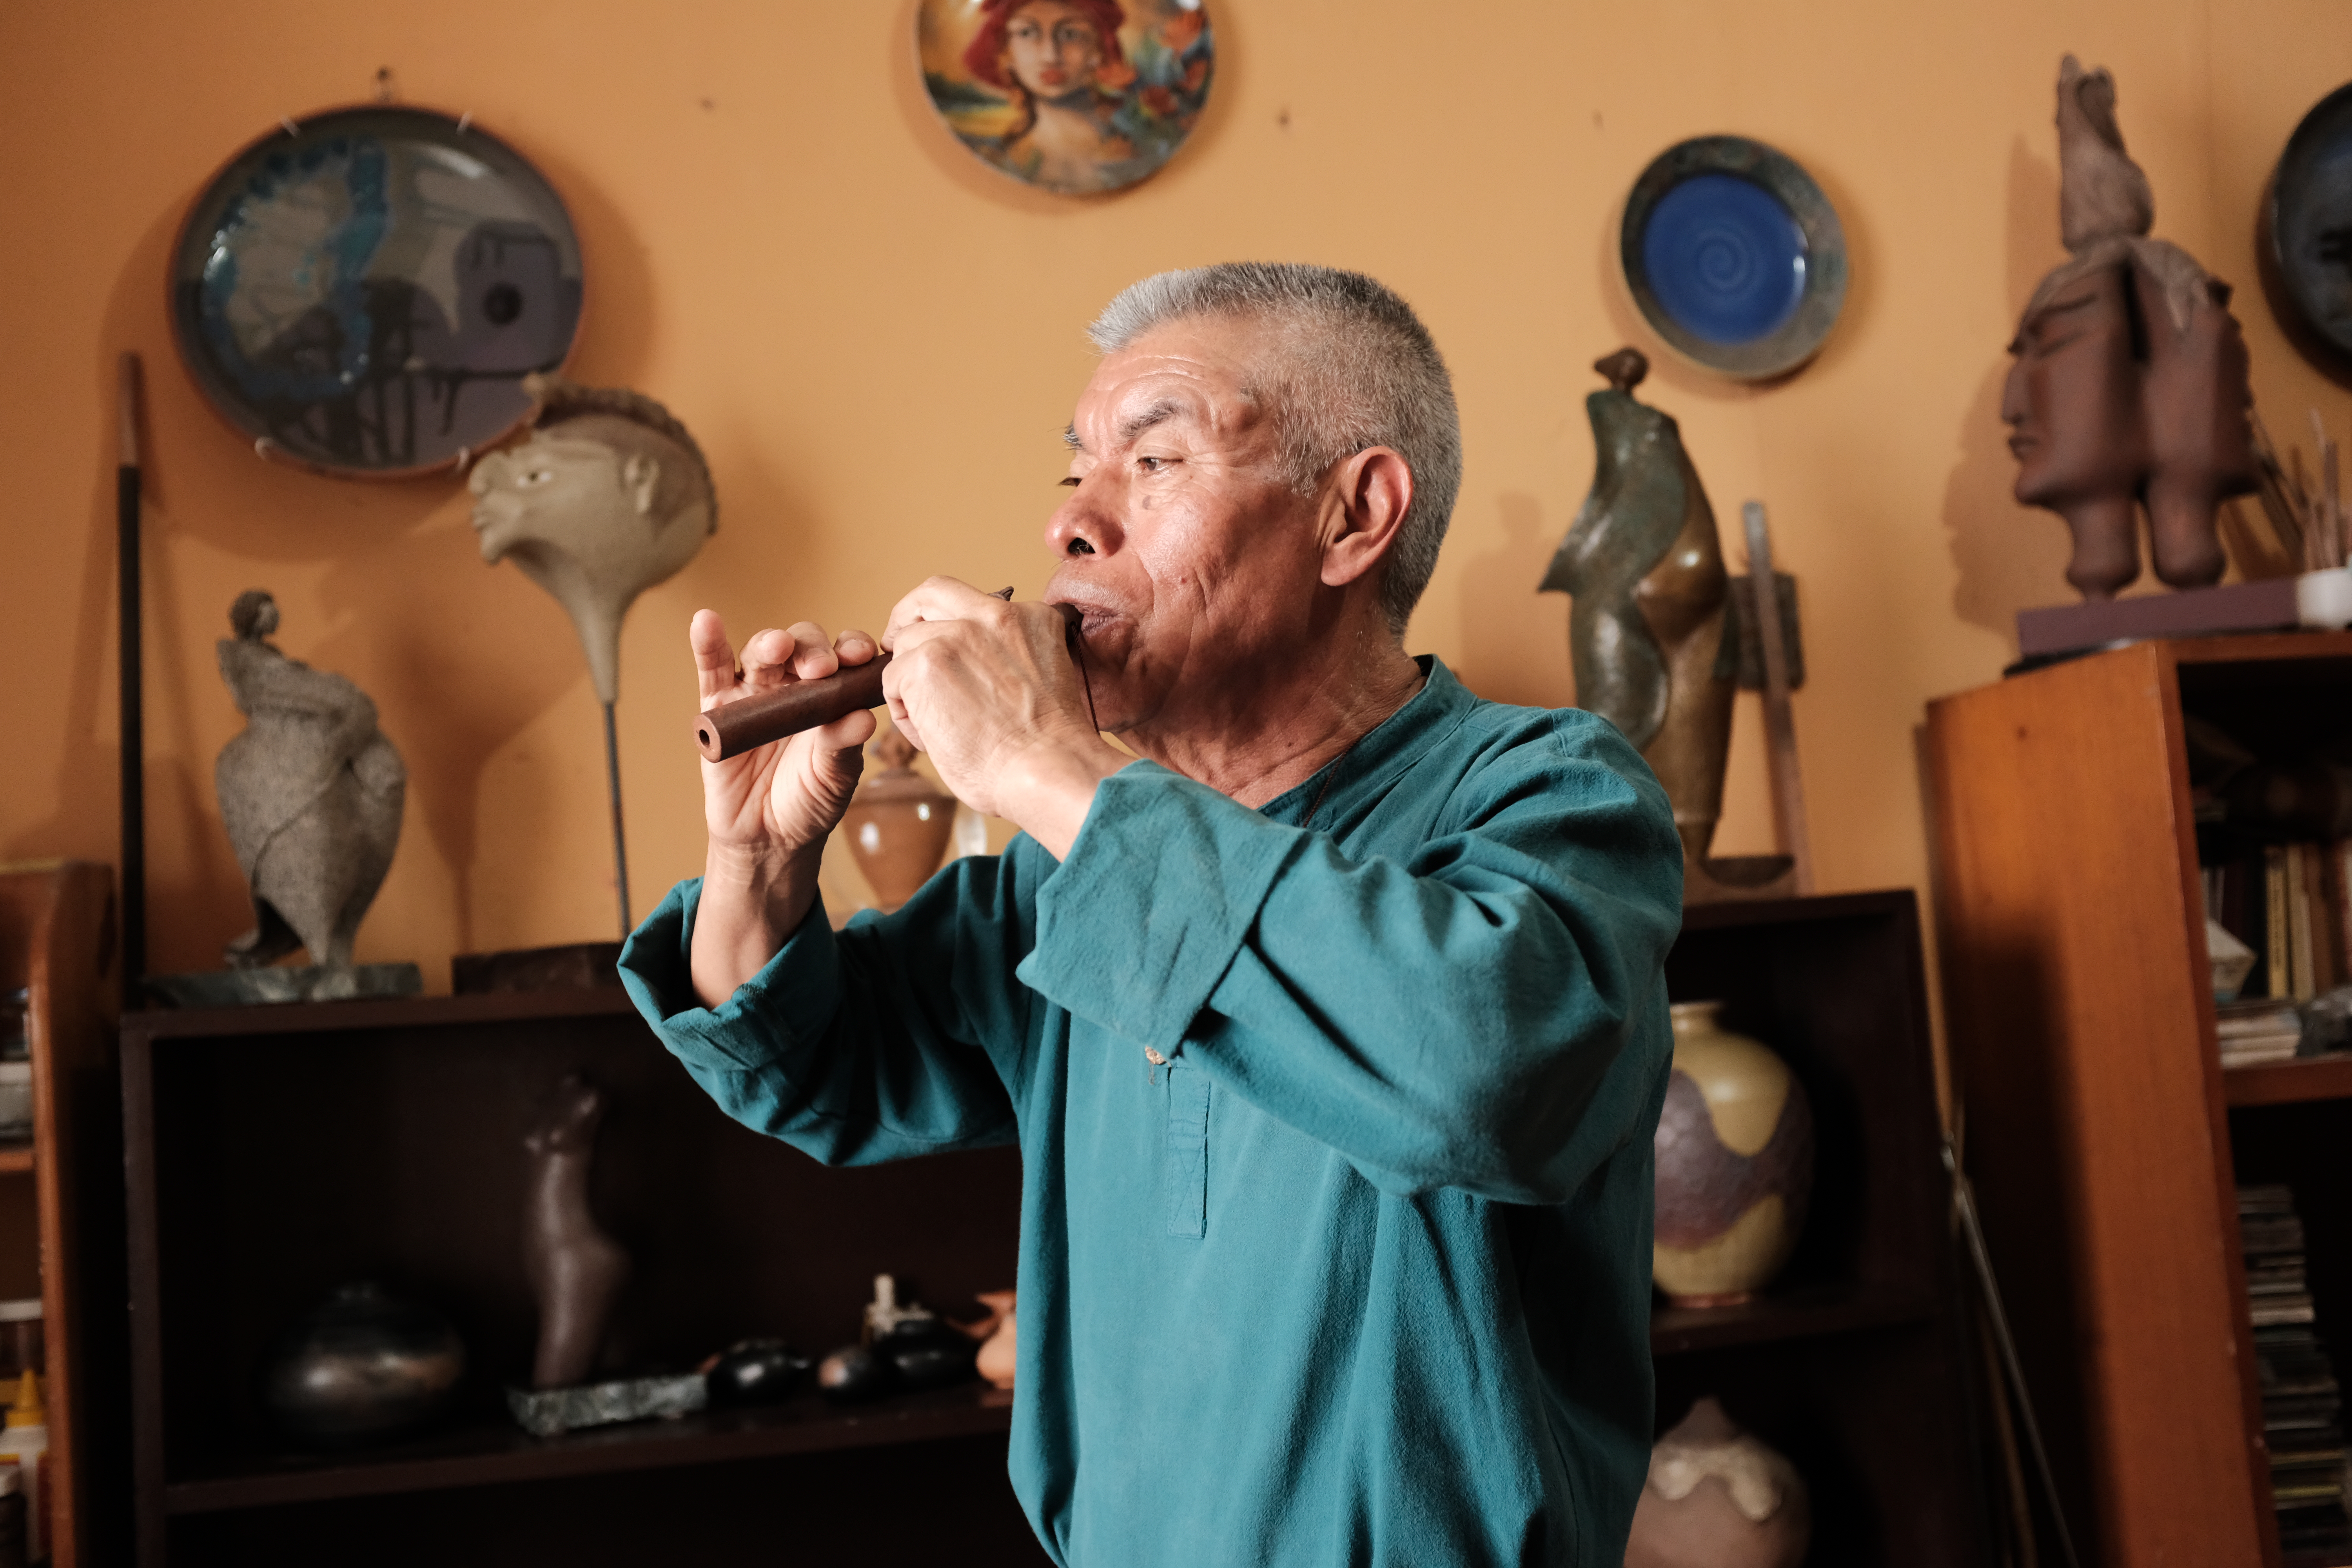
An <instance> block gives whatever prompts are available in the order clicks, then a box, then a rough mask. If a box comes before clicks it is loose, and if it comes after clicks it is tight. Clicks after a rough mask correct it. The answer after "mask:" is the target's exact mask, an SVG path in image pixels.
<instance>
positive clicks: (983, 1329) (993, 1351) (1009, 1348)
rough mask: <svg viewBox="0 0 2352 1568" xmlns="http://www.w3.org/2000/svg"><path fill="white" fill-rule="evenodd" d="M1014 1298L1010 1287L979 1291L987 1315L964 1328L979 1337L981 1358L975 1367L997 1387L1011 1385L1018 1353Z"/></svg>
mask: <svg viewBox="0 0 2352 1568" xmlns="http://www.w3.org/2000/svg"><path fill="white" fill-rule="evenodd" d="M1013 1300H1014V1297H1013V1292H1012V1291H1010V1290H983V1291H982V1292H981V1293H980V1304H981V1305H982V1306H983V1307H986V1308H987V1309H988V1311H989V1316H988V1317H987V1318H986V1319H984V1320H982V1321H981V1322H979V1323H976V1324H974V1325H972V1326H971V1328H969V1329H966V1330H965V1332H966V1333H969V1334H971V1335H972V1336H973V1337H974V1338H976V1339H979V1340H980V1360H979V1363H978V1365H977V1367H976V1368H975V1370H976V1371H978V1372H979V1373H980V1375H981V1376H982V1378H984V1379H986V1380H987V1381H988V1383H989V1384H991V1385H992V1386H994V1387H997V1388H1010V1387H1012V1386H1013V1365H1014V1363H1015V1362H1016V1361H1017V1360H1018V1358H1019V1353H1020V1349H1019V1347H1020V1342H1019V1340H1018V1339H1017V1338H1016V1337H1015V1334H1016V1332H1017V1331H1016V1329H1015V1327H1014V1324H1013ZM983 1336H984V1337H983Z"/></svg>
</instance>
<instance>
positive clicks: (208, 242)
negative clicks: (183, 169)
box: [171, 105, 581, 478]
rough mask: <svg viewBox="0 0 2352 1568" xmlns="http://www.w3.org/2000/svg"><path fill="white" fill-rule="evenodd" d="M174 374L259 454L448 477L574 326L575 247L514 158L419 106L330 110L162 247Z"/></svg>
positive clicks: (559, 351)
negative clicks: (168, 258)
mask: <svg viewBox="0 0 2352 1568" xmlns="http://www.w3.org/2000/svg"><path fill="white" fill-rule="evenodd" d="M171 291H172V292H171V310H172V324H173V336H174V337H175V339H176V340H177V342H178V343H179V348H180V357H181V360H182V361H183V362H184V363H185V364H186V365H187V367H188V374H190V375H191V376H193V377H194V379H195V383H196V384H197V385H198V386H199V387H201V388H203V390H204V393H205V396H206V397H207V398H209V399H211V401H212V403H213V405H214V406H215V408H217V409H218V410H219V411H220V412H221V413H222V414H223V415H224V416H226V417H227V419H228V421H229V423H230V424H231V425H233V426H236V428H237V429H239V430H241V431H243V432H245V434H247V436H249V437H253V438H254V439H255V440H256V442H257V443H260V444H263V446H264V449H265V450H268V451H269V452H270V453H271V454H272V455H275V456H278V457H283V458H288V459H289V460H291V461H293V462H296V463H299V464H300V465H302V466H304V467H307V468H316V469H320V470H322V471H324V472H329V473H337V474H348V475H354V476H363V477H371V478H393V477H398V476H401V475H406V474H415V473H422V472H425V471H427V470H430V469H435V468H447V467H449V466H451V465H452V464H454V463H456V462H457V461H458V460H459V459H460V458H461V457H462V455H463V454H465V453H467V452H468V451H479V450H480V449H481V448H482V447H487V446H488V445H489V444H490V443H492V442H494V441H496V440H497V439H499V437H501V436H503V435H505V434H506V433H507V432H508V431H509V430H511V429H513V428H514V427H515V426H516V425H517V424H519V423H520V421H521V420H522V418H523V416H525V415H526V414H527V413H529V411H530V398H529V397H527V396H526V395H524V394H523V390H522V378H523V377H524V376H525V375H527V374H530V372H532V371H535V370H553V369H555V368H557V367H558V366H560V365H561V364H562V363H563V362H564V360H565V358H566V357H567V356H568V355H569V354H570V353H571V352H572V338H573V336H574V334H575V333H576V332H577V331H578V330H579V325H580V302H581V274H580V241H579V237H578V236H577V235H575V234H574V233H573V231H572V219H571V216H570V215H569V214H568V213H566V212H565V211H564V208H563V203H562V198H560V197H559V196H557V195H556V194H555V190H554V188H553V187H552V186H551V185H550V184H548V183H547V181H546V180H545V179H544V178H542V177H541V174H540V173H539V171H538V170H536V169H534V168H532V167H531V165H530V163H527V162H526V161H525V160H524V159H523V157H522V155H521V154H520V153H517V152H516V151H515V150H514V149H513V148H511V147H509V146H508V145H507V144H506V143H505V142H501V141H499V139H498V138H497V137H495V136H492V135H490V134H489V133H488V132H485V131H483V130H481V129H480V128H479V127H478V126H475V125H473V124H472V123H471V122H470V121H464V120H457V119H453V118H451V117H450V116H448V115H446V114H440V113H436V112H434V111H432V110H422V109H410V108H395V107H393V106H391V105H371V106H368V107H364V108H356V109H341V110H330V111H328V112H326V113H323V114H318V115H314V116H312V117H311V118H310V119H308V120H304V121H299V122H296V123H291V124H289V126H287V127H286V128H284V129H281V130H278V131H273V132H270V133H269V134H268V135H267V136H265V137H263V138H261V139H260V140H259V141H257V142H254V143H253V144H252V145H251V146H249V147H247V148H246V149H245V150H244V151H243V152H241V153H237V154H236V157H234V158H232V159H230V160H229V162H228V163H227V165H226V167H224V168H223V169H222V170H221V172H220V173H219V174H217V175H216V176H215V177H214V179H213V181H212V183H211V184H209V185H208V186H206V187H205V192H204V194H203V195H201V196H199V197H197V198H196V203H195V205H194V207H192V208H191V209H190V210H189V213H188V217H187V221H186V223H185V224H184V226H182V228H181V230H180V237H179V243H178V244H177V245H176V246H174V247H173V254H172V279H171Z"/></svg>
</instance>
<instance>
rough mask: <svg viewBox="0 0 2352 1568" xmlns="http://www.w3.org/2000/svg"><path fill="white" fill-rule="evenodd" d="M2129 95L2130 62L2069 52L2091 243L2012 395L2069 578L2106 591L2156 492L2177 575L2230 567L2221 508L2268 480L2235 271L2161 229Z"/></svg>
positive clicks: (2053, 294) (2206, 576)
mask: <svg viewBox="0 0 2352 1568" xmlns="http://www.w3.org/2000/svg"><path fill="white" fill-rule="evenodd" d="M2115 110H2116V85H2115V79H2114V78H2113V77H2111V76H2109V75H2108V74H2107V72H2106V71H2105V70H2104V69H2100V70H2093V71H2085V70H2084V69H2083V68H2082V66H2081V65H2080V64H2079V63H2077V62H2076V60H2075V58H2074V56H2072V55H2069V56H2067V57H2066V58H2065V60H2064V61H2063V63H2062V64H2061V66H2060V67H2059V76H2058V163H2059V180H2060V184H2059V198H2058V200H2059V219H2060V223H2059V227H2060V231H2061V233H2062V235H2063V237H2064V239H2065V242H2066V248H2067V249H2068V250H2070V251H2072V252H2073V253H2074V255H2073V258H2072V259H2071V260H2069V261H2067V262H2066V263H2065V264H2064V265H2063V266H2061V267H2059V268H2057V269H2056V270H2054V271H2053V272H2052V273H2051V274H2050V275H2049V276H2048V277H2046V278H2044V279H2042V284H2041V287H2039V288H2038V289H2035V290H2034V292H2033V298H2032V300H2030V301H2029V302H2028V303H2027V305H2026V307H2025V314H2024V318H2023V320H2022V321H2020V322H2019V324H2018V329H2017V337H2016V340H2015V341H2014V342H2011V344H2010V352H2011V353H2012V354H2014V355H2016V363H2015V364H2014V365H2012V366H2011V369H2010V373H2009V380H2008V383H2007V384H2006V385H2005V386H2004V387H2003V389H2002V393H2001V405H2000V416H2001V418H2002V419H2003V420H2004V421H2005V422H2007V424H2008V425H2009V426H2010V429H2011V437H2010V449H2011V451H2012V452H2013V453H2015V454H2016V457H2017V460H2018V470H2017V491H2016V493H2017V499H2018V500H2020V501H2021V502H2023V503H2025V504H2026V505H2028V506H2038V507H2045V508H2047V509H2049V510H2052V511H2054V512H2056V513H2058V514H2059V515H2060V516H2061V517H2063V518H2064V519H2065V520H2066V525H2067V527H2068V528H2069V529H2070V530H2071V531H2073V533H2074V558H2073V560H2072V561H2071V562H2070V563H2068V565H2067V568H2066V580H2067V581H2068V582H2070V583H2072V584H2074V586H2075V587H2076V588H2078V589H2080V590H2081V591H2082V593H2083V595H2084V597H2085V598H2090V599H2106V598H2112V597H2114V596H2115V593H2116V589H2118V588H2121V587H2123V586H2124V585H2125V584H2127V583H2129V582H2131V581H2132V580H2133V579H2134V578H2136V577H2137V576H2138V575H2139V566H2140V563H2139V527H2138V514H2139V510H2140V509H2141V508H2142V507H2143V506H2145V508H2146V509H2147V518H2148V534H2149V542H2150V544H2151V547H2152V550H2153V552H2154V554H2155V557H2156V574H2157V575H2158V577H2160V578H2162V579H2163V580H2164V581H2165V582H2166V583H2168V584H2171V585H2172V586H2174V587H2176V588H2187V587H2195V586H2199V585H2201V584H2208V583H2211V582H2213V581H2215V580H2216V579H2218V578H2219V577H2220V576H2221V572H2222V569H2223V567H2224V565H2225V564H2226V563H2225V561H2224V560H2223V557H2222V553H2221V543H2220V542H2219V540H2218V539H2217V538H2216V537H2215V532H2214V512H2215V510H2216V509H2217V508H2218V507H2219V506H2220V505H2221V501H2222V500H2224V499H2226V498H2227V497H2230V496H2233V495H2244V494H2246V493H2248V492H2250V491H2252V489H2254V485H2255V468H2254V456H2253V437H2252V427H2251V425H2250V411H2251V409H2252V405H2253V395H2252V392H2251V391H2250V390H2249V389H2248V385H2247V379H2246V377H2247V360H2246V345H2245V340H2244V338H2243V337H2242V335H2241V334H2240V332H2239V330H2238V323H2237V321H2235V320H2234V319H2233V318H2232V317H2231V314H2230V311H2229V308H2228V307H2229V302H2230V286H2229V285H2228V284H2226V283H2224V282H2222V281H2221V280H2220V279H2217V278H2213V277H2210V276H2209V275H2208V274H2207V273H2206V271H2205V269H2204V268H2201V267H2200V266H2199V265H2198V264H2197V262H2196V260H2195V258H2192V257H2190V256H2189V254H2188V252H2186V251H2184V250H2182V249H2180V248H2179V247H2177V246H2173V245H2168V244H2166V243H2165V242H2164V241H2163V240H2160V239H2150V238H2148V237H2147V233H2148V230H2149V228H2150V227H2152V226H2153V225H2154V223H2155V213H2156V207H2155V200H2154V198H2153V196H2152V195H2150V194H2149V191H2148V184H2147V176H2146V175H2145V174H2142V173H2141V172H2140V170H2139V166H2138V165H2137V164H2136V163H2133V162H2132V161H2131V159H2130V157H2129V156H2127V155H2126V153H2125V152H2124V141H2123V132H2121V131H2120V130H2119V129H2118V128H2117V126H2116V112H2115Z"/></svg>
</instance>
